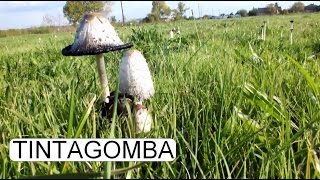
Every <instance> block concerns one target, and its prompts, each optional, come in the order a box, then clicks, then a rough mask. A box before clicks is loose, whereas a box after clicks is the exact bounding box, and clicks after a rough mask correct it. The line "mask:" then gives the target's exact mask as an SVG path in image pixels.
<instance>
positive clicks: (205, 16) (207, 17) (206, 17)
mask: <svg viewBox="0 0 320 180" xmlns="http://www.w3.org/2000/svg"><path fill="white" fill-rule="evenodd" d="M209 18H210V16H209V15H207V14H206V15H204V16H203V17H202V19H209Z"/></svg>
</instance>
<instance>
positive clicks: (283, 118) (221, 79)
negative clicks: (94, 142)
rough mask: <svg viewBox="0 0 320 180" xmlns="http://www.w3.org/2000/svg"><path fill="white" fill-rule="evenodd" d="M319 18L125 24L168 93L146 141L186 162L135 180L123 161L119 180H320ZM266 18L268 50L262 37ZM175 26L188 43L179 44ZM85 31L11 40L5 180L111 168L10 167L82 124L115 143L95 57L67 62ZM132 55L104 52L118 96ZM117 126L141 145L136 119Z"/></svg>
mask: <svg viewBox="0 0 320 180" xmlns="http://www.w3.org/2000/svg"><path fill="white" fill-rule="evenodd" d="M319 18H320V14H300V15H287V16H262V17H247V18H241V19H226V20H189V21H176V22H163V23H159V24H147V25H143V26H139V27H138V26H125V27H116V30H117V32H118V34H119V36H120V37H121V39H122V40H123V41H124V42H131V43H133V44H134V48H135V49H137V50H139V51H141V52H142V53H143V54H144V56H145V57H146V59H147V62H148V65H149V68H150V71H151V73H152V76H153V80H154V86H155V91H156V93H155V95H154V96H153V97H152V98H151V100H150V101H147V102H145V103H146V104H147V106H148V108H149V109H150V111H151V112H152V116H153V119H154V122H153V127H152V131H151V132H150V133H148V134H145V135H143V137H150V138H173V139H174V140H175V141H176V143H177V158H176V159H175V160H174V161H172V162H157V163H156V162H148V163H145V164H143V165H142V166H140V167H138V168H135V169H131V170H124V171H123V173H116V172H119V171H117V170H119V169H120V170H121V168H127V167H129V166H132V165H133V164H134V162H131V163H129V162H116V163H111V169H112V170H113V171H112V172H113V178H119V177H124V178H126V177H127V178H137V179H138V178H320V162H319V160H318V157H319V155H320V149H319V148H320V137H319V127H320V111H319V110H320V109H319V108H320V104H319V101H320V94H319V83H320V82H319V81H318V79H319V77H320V71H319V68H320V67H319V65H320V63H319V60H320V24H319V22H318V19H319ZM290 20H294V30H293V43H292V45H291V44H290V41H289V37H290ZM263 21H266V22H267V31H266V40H265V41H262V40H261V39H260V38H261V26H262V25H263ZM173 27H175V28H179V30H180V31H181V34H180V36H175V37H174V39H169V31H170V29H172V28H173ZM281 32H282V35H283V36H282V38H281ZM74 34H75V33H57V34H40V35H34V34H32V35H24V36H14V37H5V38H0V115H1V116H0V135H1V137H0V142H1V143H0V152H1V160H0V167H1V168H0V169H1V172H0V178H22V177H29V176H35V175H54V174H64V173H84V174H81V176H85V175H86V174H90V173H94V172H96V173H99V172H102V171H104V163H103V162H70V163H66V164H64V163H63V162H50V163H49V162H13V161H11V160H10V158H9V142H10V140H11V139H13V138H66V137H68V135H69V136H71V137H73V135H74V134H75V133H76V131H77V130H79V128H78V125H79V124H80V123H81V122H84V123H85V124H84V126H83V128H82V129H81V128H80V130H81V131H80V136H79V137H81V138H95V137H101V138H108V137H109V136H110V132H111V124H110V123H109V122H108V120H105V119H102V118H101V117H100V112H99V110H98V108H99V105H100V101H99V98H100V93H101V89H100V84H99V76H98V72H97V67H96V64H95V57H94V56H80V57H71V56H68V57H66V56H63V55H62V54H61V50H62V48H64V47H65V46H67V45H69V44H71V43H72V42H73V38H74ZM122 54H123V51H122V52H112V53H106V54H104V57H105V62H106V70H107V75H108V79H109V83H110V89H111V91H113V90H115V89H116V87H117V80H118V71H119V63H120V59H121V57H122ZM95 95H96V101H94V105H93V107H92V109H91V111H90V107H88V104H89V102H90V101H91V100H92V99H93V98H94V96H95ZM88 109H89V111H88V113H89V114H88V116H85V114H86V113H87V110H88ZM71 120H73V124H72V125H70V127H71V130H72V131H69V134H68V124H69V123H70V122H71ZM114 120H115V121H114V123H115V129H114V130H115V131H114V136H115V137H116V138H130V137H137V136H135V135H133V133H132V129H130V127H131V126H130V123H132V122H131V120H132V119H130V118H129V119H128V118H126V117H116V118H115V119H114ZM70 133H71V134H70ZM98 175H99V174H98Z"/></svg>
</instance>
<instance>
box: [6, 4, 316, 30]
mask: <svg viewBox="0 0 320 180" xmlns="http://www.w3.org/2000/svg"><path fill="white" fill-rule="evenodd" d="M178 2H179V1H166V3H167V5H168V6H170V8H171V9H175V8H177V4H178ZM183 2H184V3H185V4H186V6H187V7H190V10H188V11H187V12H186V15H187V16H191V9H193V12H194V16H195V17H199V15H200V16H203V15H206V14H207V15H219V14H222V13H225V14H229V13H236V12H237V11H238V10H239V9H246V10H248V11H249V10H251V9H252V8H253V7H255V8H258V7H265V6H266V5H268V4H270V3H276V2H277V3H278V5H279V6H281V7H282V9H286V8H289V7H290V6H291V5H292V4H293V3H294V2H297V1H183ZM301 2H303V3H304V4H305V6H306V5H309V4H311V3H314V4H316V5H320V1H301ZM65 3H66V1H0V30H5V29H20V28H29V27H34V26H41V25H43V17H44V16H46V15H49V16H52V17H54V18H55V19H56V21H55V22H56V25H58V23H59V24H60V25H65V24H68V21H67V19H66V18H65V17H63V11H62V9H63V6H64V5H65ZM122 5H123V11H124V16H125V18H126V20H132V19H140V18H144V17H146V15H147V14H148V13H150V11H151V8H152V1H122ZM109 16H115V17H116V19H117V20H122V15H121V4H120V1H114V2H113V5H112V12H111V13H110V14H109Z"/></svg>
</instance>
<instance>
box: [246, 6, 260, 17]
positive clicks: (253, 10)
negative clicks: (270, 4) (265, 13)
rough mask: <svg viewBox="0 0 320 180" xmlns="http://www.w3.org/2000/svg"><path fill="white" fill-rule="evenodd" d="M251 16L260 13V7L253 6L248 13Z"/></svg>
mask: <svg viewBox="0 0 320 180" xmlns="http://www.w3.org/2000/svg"><path fill="white" fill-rule="evenodd" d="M248 15H249V16H257V15H258V9H257V8H253V9H252V10H251V11H249V13H248Z"/></svg>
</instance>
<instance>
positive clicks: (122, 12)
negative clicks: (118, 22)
mask: <svg viewBox="0 0 320 180" xmlns="http://www.w3.org/2000/svg"><path fill="white" fill-rule="evenodd" d="M120 4H121V11H122V25H124V14H123V6H122V1H120Z"/></svg>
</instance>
